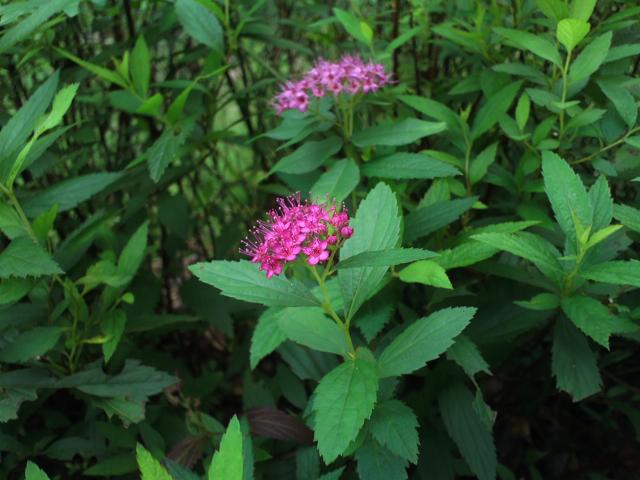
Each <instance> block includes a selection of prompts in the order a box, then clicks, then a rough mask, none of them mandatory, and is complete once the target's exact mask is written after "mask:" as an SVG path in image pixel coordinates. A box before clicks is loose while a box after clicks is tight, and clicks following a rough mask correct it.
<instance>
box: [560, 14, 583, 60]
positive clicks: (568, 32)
mask: <svg viewBox="0 0 640 480" xmlns="http://www.w3.org/2000/svg"><path fill="white" fill-rule="evenodd" d="M589 30H591V25H589V23H587V22H585V21H584V20H578V19H576V18H564V19H562V20H560V21H559V22H558V27H557V29H556V37H557V38H558V41H559V42H560V43H561V44H562V45H564V48H566V49H567V51H568V52H572V51H573V49H574V48H575V47H576V46H577V45H578V44H579V43H580V42H581V41H582V40H583V39H584V37H586V36H587V33H589Z"/></svg>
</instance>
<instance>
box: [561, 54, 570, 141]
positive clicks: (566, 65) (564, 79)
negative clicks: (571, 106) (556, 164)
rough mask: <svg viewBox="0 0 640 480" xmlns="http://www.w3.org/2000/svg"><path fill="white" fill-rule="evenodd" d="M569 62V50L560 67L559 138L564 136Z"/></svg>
mask: <svg viewBox="0 0 640 480" xmlns="http://www.w3.org/2000/svg"><path fill="white" fill-rule="evenodd" d="M570 64H571V51H569V52H568V53H567V59H566V61H565V62H564V67H563V69H562V98H561V99H560V102H561V103H562V108H561V110H560V140H562V137H564V110H565V108H564V102H565V101H566V100H567V88H568V86H569V79H568V78H567V75H568V73H569V65H570Z"/></svg>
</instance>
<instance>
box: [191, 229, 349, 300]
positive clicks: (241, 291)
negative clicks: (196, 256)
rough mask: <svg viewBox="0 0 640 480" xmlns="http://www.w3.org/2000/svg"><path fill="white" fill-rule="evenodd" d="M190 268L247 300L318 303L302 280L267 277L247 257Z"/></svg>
mask: <svg viewBox="0 0 640 480" xmlns="http://www.w3.org/2000/svg"><path fill="white" fill-rule="evenodd" d="M354 236H355V235H354ZM352 238H353V237H352ZM343 249H344V247H343ZM189 270H190V271H191V273H193V274H194V275H195V276H196V277H198V278H199V279H200V280H201V281H202V282H204V283H207V284H209V285H213V286H214V287H216V288H218V289H220V290H222V294H223V295H226V296H227V297H232V298H237V299H238V300H244V301H245V302H253V303H261V304H263V305H267V306H285V307H286V306H289V307H309V306H316V305H319V302H318V300H317V299H316V297H315V296H314V295H313V294H312V293H311V291H310V290H309V289H307V287H305V286H304V285H302V284H301V283H299V282H297V281H295V280H288V279H287V278H285V277H284V276H282V277H278V276H275V277H272V278H267V276H266V274H265V273H264V272H262V271H260V270H259V269H258V265H256V264H254V263H251V262H249V261H246V260H241V261H238V262H229V261H223V260H215V261H213V262H209V263H204V262H203V263H196V264H194V265H191V266H190V267H189Z"/></svg>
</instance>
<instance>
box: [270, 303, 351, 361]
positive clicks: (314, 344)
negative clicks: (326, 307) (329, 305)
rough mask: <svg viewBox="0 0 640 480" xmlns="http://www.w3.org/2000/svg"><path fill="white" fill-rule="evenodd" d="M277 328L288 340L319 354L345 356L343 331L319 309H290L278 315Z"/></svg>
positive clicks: (345, 344) (345, 345) (346, 349)
mask: <svg viewBox="0 0 640 480" xmlns="http://www.w3.org/2000/svg"><path fill="white" fill-rule="evenodd" d="M278 328H279V330H280V331H282V332H283V333H284V334H285V335H286V336H287V338H288V339H289V340H293V341H294V342H296V343H299V344H301V345H304V346H305V347H309V348H312V349H314V350H318V351H320V352H327V353H335V354H337V355H346V353H347V352H348V351H349V346H348V345H347V343H346V341H345V337H344V333H343V331H342V330H341V329H340V327H338V325H337V324H336V323H335V322H334V321H333V320H330V319H329V318H328V317H326V316H325V314H324V313H323V311H322V309H321V308H319V307H290V308H285V309H284V310H283V311H282V312H280V314H279V315H278Z"/></svg>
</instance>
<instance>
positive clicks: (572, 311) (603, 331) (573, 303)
mask: <svg viewBox="0 0 640 480" xmlns="http://www.w3.org/2000/svg"><path fill="white" fill-rule="evenodd" d="M560 304H561V306H562V311H563V312H564V313H565V315H566V316H567V317H568V318H569V320H571V321H572V322H573V324H574V325H575V326H576V327H578V328H579V329H580V330H581V331H582V332H583V333H584V334H585V335H588V336H589V337H591V338H592V339H593V340H594V341H596V342H597V343H599V344H600V345H602V346H603V347H604V348H607V349H608V348H609V337H610V336H611V334H612V333H614V332H615V331H616V330H617V327H618V326H619V325H616V324H618V323H619V322H617V321H616V319H615V318H614V317H613V315H612V314H611V312H609V310H608V309H607V307H605V306H604V305H602V304H601V303H600V302H598V301H597V300H596V299H594V298H591V297H585V296H576V297H569V298H563V299H562V301H561V302H560Z"/></svg>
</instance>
